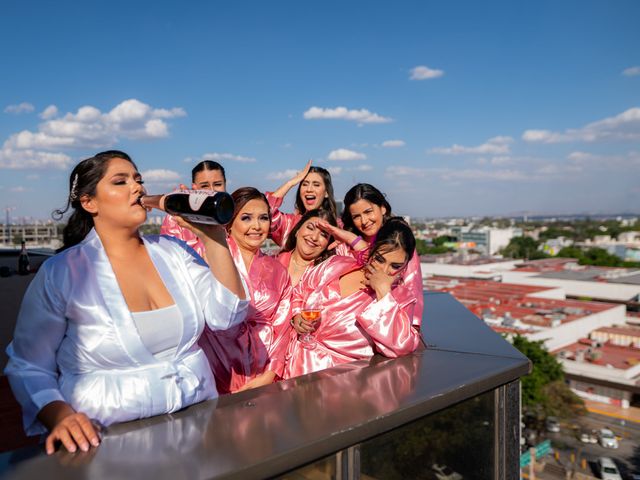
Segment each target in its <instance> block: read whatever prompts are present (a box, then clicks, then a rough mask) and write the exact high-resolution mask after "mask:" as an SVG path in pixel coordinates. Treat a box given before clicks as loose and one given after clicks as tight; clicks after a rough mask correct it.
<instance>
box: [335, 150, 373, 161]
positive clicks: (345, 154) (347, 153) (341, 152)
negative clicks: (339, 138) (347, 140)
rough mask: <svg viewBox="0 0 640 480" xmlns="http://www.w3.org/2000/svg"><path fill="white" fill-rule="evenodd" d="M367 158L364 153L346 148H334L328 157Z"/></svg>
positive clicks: (350, 159)
mask: <svg viewBox="0 0 640 480" xmlns="http://www.w3.org/2000/svg"><path fill="white" fill-rule="evenodd" d="M366 158H367V156H366V155H365V154H364V153H360V152H355V151H353V150H347V149H346V148H338V149H337V150H332V151H331V152H330V153H329V156H328V157H327V159H328V160H336V161H352V160H364V159H366Z"/></svg>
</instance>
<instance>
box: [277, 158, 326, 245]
mask: <svg viewBox="0 0 640 480" xmlns="http://www.w3.org/2000/svg"><path fill="white" fill-rule="evenodd" d="M296 185H298V190H297V191H296V202H295V205H296V213H283V212H281V211H280V206H281V205H282V200H283V199H284V197H285V195H286V194H287V193H288V192H289V190H291V189H292V188H293V187H294V186H296ZM266 196H267V200H268V201H269V206H270V208H271V231H270V235H271V239H272V240H273V241H274V242H275V243H276V244H277V245H284V244H285V242H286V241H287V238H288V237H289V235H290V234H291V230H293V227H295V226H296V224H297V223H298V222H299V221H300V217H301V216H302V215H304V214H305V213H306V212H307V211H309V210H314V209H317V208H322V209H323V210H327V211H329V212H331V213H332V214H333V215H334V216H337V213H336V212H337V211H336V201H335V200H334V198H333V184H332V183H331V174H330V173H329V171H328V170H326V169H324V168H322V167H316V166H311V160H309V161H308V162H307V164H306V165H305V167H304V168H303V169H302V170H300V171H299V172H298V173H297V174H296V175H295V176H294V177H293V178H291V179H290V180H288V181H287V182H285V183H284V184H283V185H282V186H280V188H278V189H277V190H276V191H275V192H267V194H266Z"/></svg>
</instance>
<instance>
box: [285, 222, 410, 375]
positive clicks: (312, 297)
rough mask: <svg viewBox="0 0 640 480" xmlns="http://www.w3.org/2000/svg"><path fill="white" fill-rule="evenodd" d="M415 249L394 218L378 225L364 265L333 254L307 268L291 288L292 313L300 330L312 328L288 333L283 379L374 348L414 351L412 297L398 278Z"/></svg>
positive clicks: (357, 356) (407, 232)
mask: <svg viewBox="0 0 640 480" xmlns="http://www.w3.org/2000/svg"><path fill="white" fill-rule="evenodd" d="M414 249H415V239H414V237H413V233H412V232H411V229H410V228H409V225H407V224H406V223H405V222H404V221H403V220H402V219H401V218H399V217H394V218H391V219H389V220H388V221H387V222H386V223H385V225H384V226H383V227H382V228H381V229H380V232H379V233H378V236H377V238H376V242H375V243H374V244H373V245H372V247H371V254H370V256H369V260H368V262H367V263H366V264H365V265H361V264H360V263H358V262H357V261H356V260H355V259H354V258H352V257H345V256H339V255H336V256H333V257H331V258H330V259H329V260H327V261H325V262H323V263H321V264H320V265H318V266H317V267H316V268H313V269H311V270H308V271H307V272H305V274H304V275H303V277H302V279H301V280H300V282H299V283H298V285H297V286H296V287H295V289H294V292H293V295H292V301H291V305H292V307H291V314H292V315H293V318H294V323H295V324H296V328H297V330H298V331H299V332H301V333H304V332H306V333H308V332H310V331H314V334H313V337H312V338H313V341H312V342H309V340H307V338H308V337H306V336H305V335H302V336H300V337H298V336H297V335H296V333H295V332H292V334H291V335H290V341H289V346H288V349H287V365H286V368H285V372H284V376H285V378H290V377H294V376H297V375H303V374H306V373H310V372H314V371H317V370H322V369H325V368H330V367H333V366H335V365H339V364H342V363H347V362H351V361H354V360H361V359H365V358H369V357H371V356H373V355H374V354H375V353H380V354H382V355H385V356H387V357H398V356H400V355H406V354H408V353H411V352H413V351H414V350H416V349H417V348H418V347H419V345H420V344H421V339H420V333H419V332H418V330H417V328H415V327H414V325H413V310H414V307H415V305H416V297H415V295H414V294H413V291H412V289H411V288H407V287H406V286H405V285H404V284H403V282H402V273H403V271H404V269H405V268H406V267H407V264H408V263H409V259H410V258H411V254H412V252H413V250H414ZM310 311H313V312H319V318H317V315H314V318H313V320H314V324H311V323H310V322H309V319H308V318H306V316H305V313H307V312H310ZM300 326H302V327H304V328H302V329H301V328H300Z"/></svg>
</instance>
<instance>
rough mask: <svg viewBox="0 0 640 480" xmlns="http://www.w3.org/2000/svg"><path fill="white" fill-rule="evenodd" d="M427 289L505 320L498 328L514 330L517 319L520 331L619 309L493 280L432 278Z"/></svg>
mask: <svg viewBox="0 0 640 480" xmlns="http://www.w3.org/2000/svg"><path fill="white" fill-rule="evenodd" d="M425 286H426V288H427V290H436V291H441V292H447V293H451V294H452V295H453V296H454V297H455V298H456V299H457V300H458V301H460V302H461V303H462V304H463V305H464V306H466V307H467V308H468V309H469V310H471V311H472V312H473V313H474V314H476V315H477V316H478V317H480V318H484V319H485V320H487V319H491V318H493V319H498V318H502V319H503V320H502V324H501V325H496V326H501V327H514V325H512V324H509V322H510V320H514V321H515V320H517V321H519V322H520V324H521V325H518V327H520V329H523V328H524V329H526V327H527V326H530V327H532V328H534V329H541V328H551V327H554V326H558V325H561V324H565V323H568V322H572V321H575V320H579V319H581V318H584V317H586V316H588V315H592V314H595V313H599V312H603V311H605V310H608V309H610V308H615V307H616V306H617V305H615V304H609V303H603V302H589V301H583V300H565V299H562V300H561V299H552V298H541V297H538V296H532V295H534V294H539V293H541V292H545V291H551V290H554V289H553V288H550V287H542V286H533V285H515V284H509V283H500V282H494V281H490V280H476V279H468V278H450V277H430V278H427V279H426V280H425ZM519 331H520V333H525V332H523V331H522V330H519Z"/></svg>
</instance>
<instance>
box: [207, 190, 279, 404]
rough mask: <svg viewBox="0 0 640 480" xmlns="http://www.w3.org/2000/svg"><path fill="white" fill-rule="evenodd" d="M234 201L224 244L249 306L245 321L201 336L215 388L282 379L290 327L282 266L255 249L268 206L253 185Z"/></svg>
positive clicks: (264, 230)
mask: <svg viewBox="0 0 640 480" xmlns="http://www.w3.org/2000/svg"><path fill="white" fill-rule="evenodd" d="M231 196H232V197H233V201H234V203H235V208H234V212H233V217H232V219H231V222H229V224H228V225H227V230H228V232H229V248H230V249H231V252H232V254H233V259H234V261H235V264H236V266H237V268H238V271H239V272H240V274H241V275H242V277H243V279H244V281H245V282H246V284H247V285H248V287H249V292H250V297H251V298H250V300H251V302H250V307H249V312H248V314H247V319H246V322H245V323H244V324H242V325H241V326H239V327H237V328H236V329H233V330H230V331H227V332H218V331H214V330H211V329H208V328H206V329H205V331H204V333H203V335H202V337H201V338H200V341H199V342H200V345H201V346H202V348H203V350H204V351H205V353H206V355H207V358H208V359H209V363H210V365H211V369H212V371H213V373H214V376H215V378H216V384H217V386H218V390H219V391H220V392H225V393H226V392H236V391H239V390H246V389H249V388H254V387H259V386H261V385H266V384H268V383H271V382H273V381H274V380H275V379H276V378H278V377H282V374H283V370H284V353H285V350H284V349H285V348H286V340H287V338H288V333H289V330H290V328H291V326H290V323H289V318H290V316H289V309H290V296H291V284H290V281H289V275H288V274H287V271H286V270H285V268H284V267H283V266H282V265H281V264H280V263H279V262H278V261H277V260H276V259H275V258H273V257H270V256H268V255H265V254H264V253H263V252H262V251H261V250H260V248H261V247H262V245H263V244H264V242H265V240H266V239H267V235H268V234H269V226H270V215H269V205H268V203H267V199H266V198H265V196H264V194H263V193H261V192H259V191H258V190H256V189H255V188H253V187H244V188H239V189H238V190H236V191H235V192H233V194H232V195H231Z"/></svg>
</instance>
